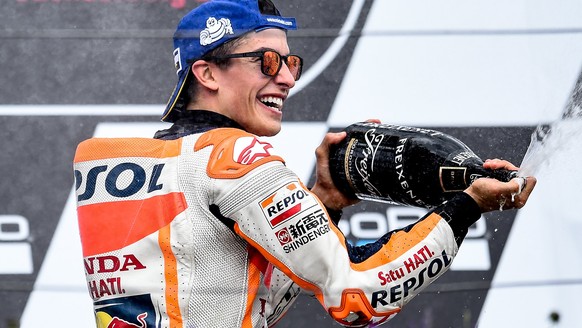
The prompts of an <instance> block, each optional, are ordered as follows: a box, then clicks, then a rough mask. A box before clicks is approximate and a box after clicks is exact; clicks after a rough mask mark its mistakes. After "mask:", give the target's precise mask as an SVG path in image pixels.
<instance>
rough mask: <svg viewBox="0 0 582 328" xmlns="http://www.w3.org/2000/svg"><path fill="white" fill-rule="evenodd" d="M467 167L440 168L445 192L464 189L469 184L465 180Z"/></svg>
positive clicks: (440, 176) (440, 177) (442, 186)
mask: <svg viewBox="0 0 582 328" xmlns="http://www.w3.org/2000/svg"><path fill="white" fill-rule="evenodd" d="M466 174H467V168H466V167H448V166H442V167H441V168H440V170H439V179H440V181H441V188H443V191H444V192H453V191H463V190H465V189H466V188H467V187H468V186H467V183H466V182H465V175H466Z"/></svg>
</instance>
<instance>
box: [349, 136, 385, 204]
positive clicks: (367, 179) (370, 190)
mask: <svg viewBox="0 0 582 328" xmlns="http://www.w3.org/2000/svg"><path fill="white" fill-rule="evenodd" d="M382 140H384V135H383V134H376V129H370V130H368V131H366V133H365V134H364V142H365V145H363V147H362V146H360V147H358V140H357V139H355V138H353V139H351V140H350V142H349V144H348V151H346V158H345V160H344V163H345V164H344V165H345V172H346V178H347V180H348V182H349V184H350V186H351V187H352V188H353V189H354V190H356V191H357V192H360V193H367V194H369V195H372V196H382V193H381V192H380V190H379V189H378V188H377V187H376V186H375V185H374V184H373V183H372V181H371V177H372V175H373V174H374V163H375V162H376V153H377V152H378V147H379V146H380V144H381V143H382ZM356 150H359V151H360V152H361V154H355V151H356ZM352 163H353V165H354V169H355V170H351V169H350V167H349V166H350V165H352ZM354 171H355V172H354ZM352 172H353V173H354V174H355V173H357V175H358V176H359V177H356V179H354V177H352V176H351V174H350V173H352ZM356 182H358V183H356ZM360 186H362V187H363V188H364V189H365V190H360V188H359V187H360Z"/></svg>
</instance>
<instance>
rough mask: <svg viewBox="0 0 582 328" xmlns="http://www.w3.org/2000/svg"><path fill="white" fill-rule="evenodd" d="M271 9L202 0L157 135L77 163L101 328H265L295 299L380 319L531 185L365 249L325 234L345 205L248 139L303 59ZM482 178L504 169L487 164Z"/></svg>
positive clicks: (111, 146) (184, 31)
mask: <svg viewBox="0 0 582 328" xmlns="http://www.w3.org/2000/svg"><path fill="white" fill-rule="evenodd" d="M295 28H296V25H295V19H293V18H287V17H282V16H281V15H280V14H279V11H278V10H277V9H276V8H275V6H274V5H273V4H272V3H271V2H270V0H258V1H257V0H213V1H209V2H206V3H204V4H202V5H200V6H198V7H197V8H196V9H194V10H193V11H191V12H190V13H189V14H187V15H186V16H185V17H184V18H183V19H182V20H181V22H180V23H179V25H178V28H177V31H176V33H175V36H174V46H175V49H174V53H173V54H174V59H175V64H176V69H177V74H178V84H177V86H176V88H175V89H174V91H173V93H172V95H171V97H170V99H169V101H168V104H167V107H166V109H165V112H164V113H163V117H162V120H164V121H166V122H172V123H173V125H172V126H171V127H170V128H169V129H167V130H162V131H158V132H157V133H156V135H155V138H153V139H148V138H123V139H115V138H113V139H98V138H95V139H90V140H87V141H84V142H82V143H81V144H80V145H79V147H78V149H77V153H76V155H75V179H76V194H77V206H78V217H79V229H80V234H81V241H82V246H83V257H84V264H85V273H86V277H87V283H88V288H89V294H90V295H91V297H92V298H93V303H94V309H95V316H96V320H97V325H98V327H112V326H114V325H119V324H124V325H127V326H129V325H132V326H136V327H145V326H148V327H265V326H272V325H274V324H275V323H276V322H277V321H278V320H279V319H280V318H281V317H282V316H283V315H284V314H285V313H286V311H287V310H288V309H289V307H290V305H291V304H292V303H293V301H294V300H295V299H296V297H297V295H298V294H299V291H300V289H304V290H307V291H309V292H310V293H313V294H314V295H315V297H316V298H317V299H318V300H319V302H320V303H321V305H322V306H323V307H324V308H325V309H326V311H327V312H328V313H329V315H330V316H331V317H332V318H333V319H334V320H336V321H338V322H339V323H341V324H343V325H346V326H365V325H369V324H379V323H383V322H386V321H387V320H388V319H390V318H391V317H392V316H394V315H395V314H397V313H398V312H399V311H400V309H401V308H402V307H403V306H404V305H405V304H407V303H408V302H409V301H410V300H411V299H412V298H413V297H415V296H416V295H417V294H418V293H420V292H421V291H422V290H423V289H424V288H426V286H428V285H429V284H430V283H431V282H433V281H434V280H436V279H437V278H438V277H439V276H440V275H442V274H443V273H444V272H445V271H446V270H447V269H448V268H449V267H450V264H451V262H452V260H453V258H454V256H455V255H456V253H457V251H458V247H459V246H460V244H461V242H462V240H463V238H464V236H465V234H466V233H467V229H468V227H469V226H470V225H471V224H473V222H475V221H476V220H477V219H478V218H479V217H480V214H481V212H485V211H490V210H492V209H494V208H495V206H497V207H498V200H499V197H506V199H512V200H511V202H509V201H508V202H507V203H506V204H505V207H504V209H509V208H515V207H521V206H523V205H524V204H525V202H526V200H527V198H528V196H529V193H530V192H531V190H532V188H533V186H534V185H535V179H533V178H529V179H528V183H527V186H526V188H525V190H524V191H523V192H522V193H521V194H519V195H517V196H516V197H515V198H511V195H512V194H515V193H517V192H518V189H519V186H518V184H517V183H515V182H508V183H503V182H500V181H496V180H494V179H479V180H478V181H476V182H475V183H473V185H471V187H469V188H468V189H467V190H466V191H465V192H464V193H460V194H459V195H458V196H456V197H455V198H454V199H452V200H450V201H448V202H447V203H444V204H442V205H441V206H438V207H437V208H435V209H434V210H433V211H431V212H430V213H429V214H427V215H426V216H425V217H423V218H422V219H420V220H419V221H418V222H416V223H414V224H412V225H410V226H409V227H407V228H405V229H402V230H399V231H393V232H390V233H388V234H386V235H385V236H383V237H382V238H380V239H379V240H377V241H376V242H374V243H371V244H368V245H364V246H362V247H354V246H352V245H349V244H348V243H347V242H346V240H345V237H344V236H343V234H342V233H341V231H340V230H339V229H338V228H337V226H336V223H337V220H339V217H340V216H341V209H342V208H344V207H346V206H349V205H351V204H354V203H355V202H357V200H355V199H350V198H348V197H346V196H344V195H343V194H341V193H340V192H339V191H338V190H337V189H336V188H335V186H334V185H333V182H332V180H331V177H330V173H329V165H328V154H329V147H330V145H331V144H334V143H338V142H339V141H341V140H342V139H343V138H344V137H345V133H328V134H327V135H326V137H325V138H324V140H323V142H322V143H321V145H320V146H319V147H318V148H317V150H316V157H317V177H316V182H315V184H314V186H313V188H311V189H308V188H306V187H305V186H304V185H303V183H302V182H301V181H300V180H299V178H298V177H297V175H296V174H294V173H293V172H292V171H291V170H289V169H288V168H287V167H286V166H285V162H284V159H283V158H281V157H280V156H278V155H277V153H276V150H275V149H274V148H273V147H272V146H271V145H270V144H269V143H268V142H266V141H264V140H262V139H261V138H260V137H261V136H273V135H275V134H277V133H278V132H279V131H280V130H281V121H282V113H283V111H284V104H285V100H286V99H287V96H288V94H289V90H290V89H291V88H293V86H294V85H295V82H296V81H297V80H298V79H299V78H300V77H301V70H302V67H303V61H302V59H301V57H299V56H297V55H295V54H293V53H292V52H291V51H290V49H289V46H288V44H287V31H288V30H290V29H295ZM486 165H487V167H488V168H491V169H496V168H506V169H515V167H514V166H513V165H511V164H510V163H508V162H506V161H500V160H494V161H488V162H487V164H486Z"/></svg>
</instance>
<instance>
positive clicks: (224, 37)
mask: <svg viewBox="0 0 582 328" xmlns="http://www.w3.org/2000/svg"><path fill="white" fill-rule="evenodd" d="M275 11H276V9H275ZM267 28H279V29H284V30H295V29H297V25H296V23H295V18H292V17H282V16H275V15H264V14H262V13H261V12H260V10H259V2H258V0H211V1H208V2H206V3H203V4H201V5H200V6H198V7H196V8H195V9H194V10H192V11H190V12H189V13H188V14H187V15H186V16H184V18H182V20H181V21H180V23H179V24H178V27H177V29H176V32H175V33H174V64H175V67H176V74H177V75H178V84H177V85H176V87H175V88H174V91H173V92H172V95H171V96H170V99H169V100H168V103H167V104H166V110H165V111H164V114H163V115H162V121H165V122H173V121H174V120H175V118H176V112H177V110H179V109H181V107H184V106H186V104H185V103H184V101H180V98H182V95H183V94H182V92H186V90H185V89H186V86H187V85H188V83H186V82H187V81H188V80H189V78H190V75H191V74H190V72H191V70H190V66H191V65H192V63H194V61H196V60H198V59H201V58H202V57H203V56H204V55H205V54H207V53H208V52H210V51H212V50H214V49H216V48H218V47H219V46H220V45H222V44H224V43H225V42H227V41H230V40H233V39H236V38H239V37H241V36H242V35H244V34H246V33H248V32H252V31H256V32H258V31H261V30H264V29H267ZM176 109H177V110H176Z"/></svg>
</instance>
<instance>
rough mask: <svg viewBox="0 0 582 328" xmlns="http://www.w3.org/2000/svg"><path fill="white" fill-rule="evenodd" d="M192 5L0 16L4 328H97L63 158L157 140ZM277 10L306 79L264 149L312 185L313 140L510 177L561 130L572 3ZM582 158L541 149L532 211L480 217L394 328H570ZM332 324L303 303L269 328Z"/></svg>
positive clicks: (379, 209) (416, 213)
mask: <svg viewBox="0 0 582 328" xmlns="http://www.w3.org/2000/svg"><path fill="white" fill-rule="evenodd" d="M200 2H203V1H191V0H159V1H157V0H68V1H67V0H6V1H3V2H2V5H1V6H0V136H1V138H0V177H1V181H2V182H1V187H0V300H1V304H2V306H0V327H7V328H15V327H27V328H33V327H75V328H77V327H94V319H93V313H92V307H91V299H90V296H89V293H88V291H87V285H86V282H85V278H84V273H83V270H84V269H83V261H82V257H81V250H80V242H79V237H78V232H77V223H76V209H75V200H74V197H73V194H74V193H73V186H74V181H73V172H72V159H73V154H74V152H75V148H76V145H77V144H78V143H79V142H80V141H82V140H84V139H87V138H90V137H92V136H152V135H153V133H154V132H155V131H156V130H157V129H160V128H164V127H166V126H167V124H165V123H161V122H160V120H159V118H160V115H161V113H162V111H163V108H164V105H165V102H166V100H167V98H168V97H169V95H170V92H171V91H172V89H173V87H174V85H175V83H176V75H175V71H174V68H173V57H172V50H173V49H172V48H173V47H172V40H171V37H172V33H173V30H174V28H175V26H176V25H177V23H178V21H179V19H180V18H181V17H182V16H183V15H184V14H186V13H187V12H188V11H189V10H191V9H192V8H194V7H195V6H197V5H199V3H200ZM275 3H276V5H277V6H278V7H279V9H280V10H281V12H282V13H283V15H285V16H294V17H296V18H297V22H298V25H299V27H300V29H299V30H298V31H293V32H290V33H289V44H290V47H291V49H292V51H293V52H294V53H297V54H300V55H302V56H303V58H304V60H305V62H306V67H305V70H304V74H303V77H302V79H301V80H300V81H299V82H298V84H297V86H296V87H295V89H294V90H293V92H292V96H291V97H290V98H289V100H288V101H287V103H286V106H285V108H284V124H283V132H282V133H281V134H280V135H278V136H277V137H274V138H273V139H272V142H273V144H274V145H275V146H276V147H278V148H279V149H280V150H281V152H282V153H283V154H284V155H285V158H286V159H287V163H288V165H289V167H291V168H292V169H293V170H294V171H295V172H296V173H297V174H298V175H299V176H300V177H301V178H302V179H303V181H304V182H306V183H307V184H308V185H309V184H311V183H312V182H313V180H312V179H313V174H314V168H315V155H314V150H315V148H316V147H317V145H319V143H320V141H321V139H322V138H323V135H324V134H325V133H326V132H327V131H330V130H338V129H341V128H342V127H345V126H347V125H349V124H350V123H352V122H356V121H363V120H365V119H368V118H379V119H381V120H382V121H383V122H386V123H392V124H401V125H411V126H418V127H427V128H433V129H437V130H441V131H443V132H446V133H449V134H451V135H453V136H455V137H457V138H459V139H461V140H463V141H464V142H465V143H466V144H467V145H468V146H469V147H471V148H472V149H473V150H474V151H475V152H476V153H477V154H478V155H479V156H481V157H482V158H492V157H500V158H505V159H508V160H510V161H512V162H514V163H516V164H519V163H520V162H521V160H522V158H523V156H524V154H525V152H526V150H527V149H528V146H529V144H530V135H531V134H532V132H533V131H534V129H535V128H536V126H538V125H540V124H550V123H552V122H554V121H556V120H559V119H560V118H561V116H562V112H563V111H564V108H565V106H566V104H567V102H568V99H569V97H570V94H571V93H572V91H573V88H574V86H575V84H576V81H577V79H578V78H579V74H580V71H581V69H582V55H581V54H582V21H581V20H580V17H582V2H580V1H575V0H564V1H560V2H559V3H556V2H555V1H551V0H533V1H511V2H507V1H496V0H493V1H492V0H488V1H484V0H470V1H459V0H437V1H410V0H407V1H404V0H354V1H338V0H319V1H313V0H275ZM581 129H582V126H581ZM581 145H582V144H581V143H580V139H576V138H574V139H572V138H570V139H568V140H567V141H565V142H563V143H561V144H560V147H556V149H553V150H552V151H548V155H547V157H548V158H547V161H546V162H545V164H544V165H543V166H542V167H540V170H539V172H538V179H539V184H538V187H537V189H536V191H535V192H534V194H533V195H532V197H531V199H530V202H529V203H528V205H527V206H526V207H525V208H524V209H522V210H520V211H502V212H495V213H490V214H486V215H484V216H483V217H482V218H481V219H480V220H479V221H478V222H477V223H476V224H475V225H474V226H473V227H471V229H470V231H469V234H468V237H467V239H466V241H465V242H464V244H463V246H462V247H461V251H460V253H459V256H458V258H457V259H456V260H455V262H454V263H453V265H452V268H451V270H450V271H449V272H448V273H446V274H445V275H444V276H443V277H442V278H441V279H440V280H438V281H437V282H436V283H435V284H433V285H432V286H430V288H429V289H428V290H427V291H426V292H424V293H423V294H421V295H420V296H418V297H417V298H416V299H414V300H413V301H412V302H411V303H410V304H409V305H408V307H405V308H404V310H403V311H402V312H401V313H400V314H399V315H398V316H396V318H395V319H394V320H392V321H391V322H390V323H389V324H388V326H393V327H475V326H476V325H477V324H478V325H479V327H512V326H515V325H518V326H520V327H548V326H551V325H554V324H555V325H556V326H559V327H575V326H579V322H580V321H581V320H582V315H581V314H580V311H579V308H580V307H581V306H582V301H581V299H580V296H579V295H580V294H582V256H580V254H579V249H581V247H582V241H581V239H580V238H579V237H578V235H579V233H580V231H582V218H581V217H580V214H578V212H579V205H578V204H579V199H580V196H582V192H581V191H580V190H581V189H580V185H581V184H582V177H581V176H582V175H581V174H580V173H578V171H579V170H578V169H577V168H576V167H575V165H576V163H579V162H580V161H581V160H582V146H581ZM578 166H579V165H578ZM424 213H425V211H424V210H422V209H419V208H412V207H403V206H389V205H386V204H379V203H368V202H362V203H361V204H359V205H357V206H354V207H351V208H349V209H347V210H346V211H345V212H344V218H343V220H342V222H341V223H340V228H341V229H342V231H343V232H344V233H345V235H346V237H347V239H348V240H349V241H350V242H352V243H354V244H361V243H365V242H367V241H369V240H374V239H376V238H378V237H380V236H381V235H383V234H384V233H386V232H388V231H390V230H392V229H396V228H399V227H402V226H404V225H407V224H409V223H411V222H412V221H413V220H416V219H418V218H419V217H421V216H422V215H424ZM216 302H217V304H219V305H220V306H228V304H221V302H220V300H216ZM336 326H338V325H336V324H334V323H333V321H332V320H331V319H330V318H329V317H328V316H327V314H326V313H325V311H324V310H323V309H322V307H321V306H320V305H319V303H318V302H317V301H316V300H315V299H313V298H310V297H309V296H303V295H302V296H301V297H300V298H299V300H298V301H297V303H296V305H295V306H294V307H293V308H292V310H291V311H290V312H289V314H288V315H287V316H286V317H285V318H284V319H283V320H282V321H281V322H280V323H279V325H278V326H277V327H336Z"/></svg>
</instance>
